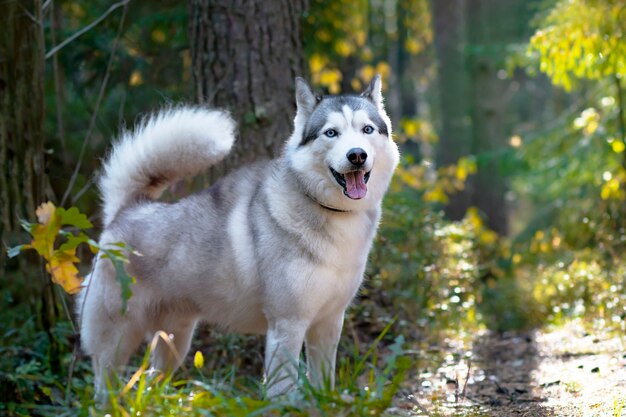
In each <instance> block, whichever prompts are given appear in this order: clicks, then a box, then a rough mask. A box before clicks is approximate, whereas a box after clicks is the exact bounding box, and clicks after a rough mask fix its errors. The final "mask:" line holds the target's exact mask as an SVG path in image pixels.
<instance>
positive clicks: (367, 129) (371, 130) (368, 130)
mask: <svg viewBox="0 0 626 417" xmlns="http://www.w3.org/2000/svg"><path fill="white" fill-rule="evenodd" d="M363 133H365V134H368V135H369V134H370V133H374V128H373V127H372V126H370V125H367V126H365V127H364V128H363Z"/></svg>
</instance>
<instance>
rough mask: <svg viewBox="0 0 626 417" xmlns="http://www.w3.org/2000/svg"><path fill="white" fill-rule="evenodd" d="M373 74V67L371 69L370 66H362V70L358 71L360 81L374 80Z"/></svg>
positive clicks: (374, 71)
mask: <svg viewBox="0 0 626 417" xmlns="http://www.w3.org/2000/svg"><path fill="white" fill-rule="evenodd" d="M375 73H376V70H375V69H374V67H372V66H371V65H365V66H363V68H361V71H360V75H361V79H362V80H368V81H369V80H371V79H372V78H374V74H375Z"/></svg>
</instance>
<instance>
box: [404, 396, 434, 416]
mask: <svg viewBox="0 0 626 417" xmlns="http://www.w3.org/2000/svg"><path fill="white" fill-rule="evenodd" d="M409 397H410V398H412V399H413V402H414V403H415V406H416V407H417V408H419V410H420V412H422V414H426V415H427V416H428V417H431V416H432V414H430V412H429V411H428V410H427V409H425V408H424V406H423V405H422V404H420V403H419V401H417V398H416V397H415V396H414V395H410V396H409Z"/></svg>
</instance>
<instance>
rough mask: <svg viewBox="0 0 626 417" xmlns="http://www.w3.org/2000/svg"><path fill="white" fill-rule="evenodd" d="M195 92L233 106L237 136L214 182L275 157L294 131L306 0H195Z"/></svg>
mask: <svg viewBox="0 0 626 417" xmlns="http://www.w3.org/2000/svg"><path fill="white" fill-rule="evenodd" d="M189 7H190V13H189V20H190V24H189V32H190V35H189V39H190V43H191V56H192V71H193V77H194V81H195V90H196V98H197V101H198V102H200V103H207V104H209V105H210V106H214V107H221V108H226V109H228V110H229V111H230V112H231V114H232V115H233V117H234V118H235V120H236V121H237V122H238V124H239V138H238V140H237V142H236V144H235V147H234V149H233V151H232V152H231V154H230V155H229V156H228V158H227V159H226V160H225V161H224V162H222V163H221V164H219V165H218V166H216V167H214V168H212V169H211V172H210V173H209V181H211V182H214V181H215V180H216V179H217V178H219V177H221V176H223V175H224V174H226V173H228V172H230V171H232V170H233V169H235V168H237V167H238V166H240V165H242V164H244V163H246V162H250V161H252V160H255V159H258V158H271V157H274V156H276V155H277V154H278V153H279V151H280V149H281V148H282V145H283V143H284V141H285V139H286V138H287V137H288V136H289V134H290V132H291V130H292V120H293V117H294V116H295V99H294V94H295V89H294V78H295V77H296V76H297V75H304V74H305V72H306V70H305V61H304V56H303V50H302V43H301V36H300V32H301V30H300V28H301V22H300V20H301V17H302V14H303V12H304V11H305V9H306V0H296V1H293V0H273V1H268V0H248V1H244V0H235V1H233V0H212V1H209V0H190V2H189Z"/></svg>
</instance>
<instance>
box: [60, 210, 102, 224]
mask: <svg viewBox="0 0 626 417" xmlns="http://www.w3.org/2000/svg"><path fill="white" fill-rule="evenodd" d="M57 213H58V215H59V216H60V217H61V224H63V225H70V226H75V227H78V228H79V229H91V228H92V227H93V224H91V222H90V221H89V220H88V219H87V216H85V215H84V214H83V213H81V212H80V211H78V208H76V207H70V208H69V209H68V210H65V209H64V208H57Z"/></svg>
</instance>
